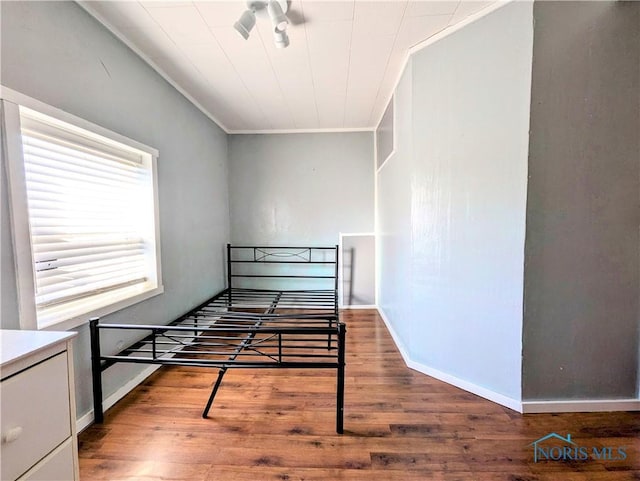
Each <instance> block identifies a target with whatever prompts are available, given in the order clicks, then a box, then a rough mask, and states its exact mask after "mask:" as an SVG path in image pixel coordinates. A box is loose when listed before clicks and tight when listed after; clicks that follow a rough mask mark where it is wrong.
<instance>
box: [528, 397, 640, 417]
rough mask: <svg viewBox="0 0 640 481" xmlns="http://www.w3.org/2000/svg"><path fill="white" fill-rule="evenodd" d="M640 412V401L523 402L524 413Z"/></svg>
mask: <svg viewBox="0 0 640 481" xmlns="http://www.w3.org/2000/svg"><path fill="white" fill-rule="evenodd" d="M611 411H640V399H584V400H572V401H523V402H522V412H523V413H525V414H533V413H595V412H611Z"/></svg>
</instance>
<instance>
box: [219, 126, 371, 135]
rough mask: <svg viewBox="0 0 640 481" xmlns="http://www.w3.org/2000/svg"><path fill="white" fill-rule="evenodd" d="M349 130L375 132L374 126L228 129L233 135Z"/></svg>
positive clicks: (315, 132)
mask: <svg viewBox="0 0 640 481" xmlns="http://www.w3.org/2000/svg"><path fill="white" fill-rule="evenodd" d="M349 132H375V129H374V128H373V127H354V128H349V127H340V128H335V129H329V128H327V129H271V130H264V129H262V130H260V129H257V130H228V131H227V133H228V134H231V135H251V134H335V133H349Z"/></svg>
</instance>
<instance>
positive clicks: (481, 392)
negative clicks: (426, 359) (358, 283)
mask: <svg viewBox="0 0 640 481" xmlns="http://www.w3.org/2000/svg"><path fill="white" fill-rule="evenodd" d="M378 312H379V313H380V317H382V320H383V321H384V323H385V324H386V326H387V329H388V330H389V333H390V334H391V337H392V338H393V340H394V342H395V343H396V346H397V347H398V350H399V351H400V354H402V358H403V359H404V362H405V364H406V365H407V367H409V368H411V369H414V370H416V371H418V372H421V373H422V374H426V375H427V376H431V377H434V378H436V379H438V380H440V381H443V382H446V383H447V384H451V385H453V386H456V387H458V388H460V389H464V390H465V391H467V392H470V393H472V394H475V395H477V396H480V397H482V398H484V399H487V400H489V401H492V402H494V403H497V404H500V405H501V406H505V407H508V408H509V409H513V410H514V411H517V412H519V413H521V412H522V403H521V402H520V401H519V400H517V399H513V398H510V397H508V396H505V395H504V394H500V393H497V392H495V391H492V390H490V389H487V388H485V387H482V386H478V385H477V384H474V383H472V382H469V381H465V380H464V379H460V378H458V377H455V376H452V375H451V374H447V373H446V372H442V371H440V370H438V369H434V368H432V367H429V366H426V365H425V364H422V363H419V362H416V361H414V360H413V359H411V357H410V356H409V353H408V352H407V349H406V347H405V345H404V344H403V343H402V341H401V340H400V337H399V336H398V334H397V333H396V332H395V330H394V328H393V326H392V324H391V323H390V322H389V319H388V318H387V316H386V315H385V313H384V311H383V310H382V309H381V308H380V307H378Z"/></svg>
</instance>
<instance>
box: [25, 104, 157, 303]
mask: <svg viewBox="0 0 640 481" xmlns="http://www.w3.org/2000/svg"><path fill="white" fill-rule="evenodd" d="M20 125H21V135H22V149H23V158H24V172H25V181H26V192H27V203H28V215H29V227H30V233H31V244H32V251H33V262H34V266H33V267H34V269H33V271H34V282H35V298H36V299H35V301H36V309H43V308H47V307H51V306H59V305H60V304H63V303H67V302H70V301H76V300H79V299H83V298H87V297H90V296H95V295H98V294H102V293H105V292H109V291H116V290H118V289H123V288H126V287H129V286H134V285H142V284H149V283H150V284H153V286H152V287H155V285H157V284H156V283H157V279H156V272H155V245H154V232H155V226H154V205H153V202H154V195H153V180H152V172H151V167H150V165H151V163H150V155H149V154H147V153H145V152H141V151H136V150H135V149H133V148H132V147H129V146H125V145H122V144H118V143H117V142H115V141H113V140H110V139H107V138H103V137H100V136H99V135H97V134H94V133H91V132H88V131H85V130H83V129H80V128H78V127H74V126H72V125H70V124H65V123H63V122H60V121H58V120H55V119H52V118H50V117H47V116H44V115H42V114H40V113H38V112H35V111H31V110H29V109H26V108H22V107H21V108H20Z"/></svg>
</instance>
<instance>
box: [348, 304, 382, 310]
mask: <svg viewBox="0 0 640 481" xmlns="http://www.w3.org/2000/svg"><path fill="white" fill-rule="evenodd" d="M377 308H378V306H376V305H375V304H363V305H350V306H340V309H377Z"/></svg>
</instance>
